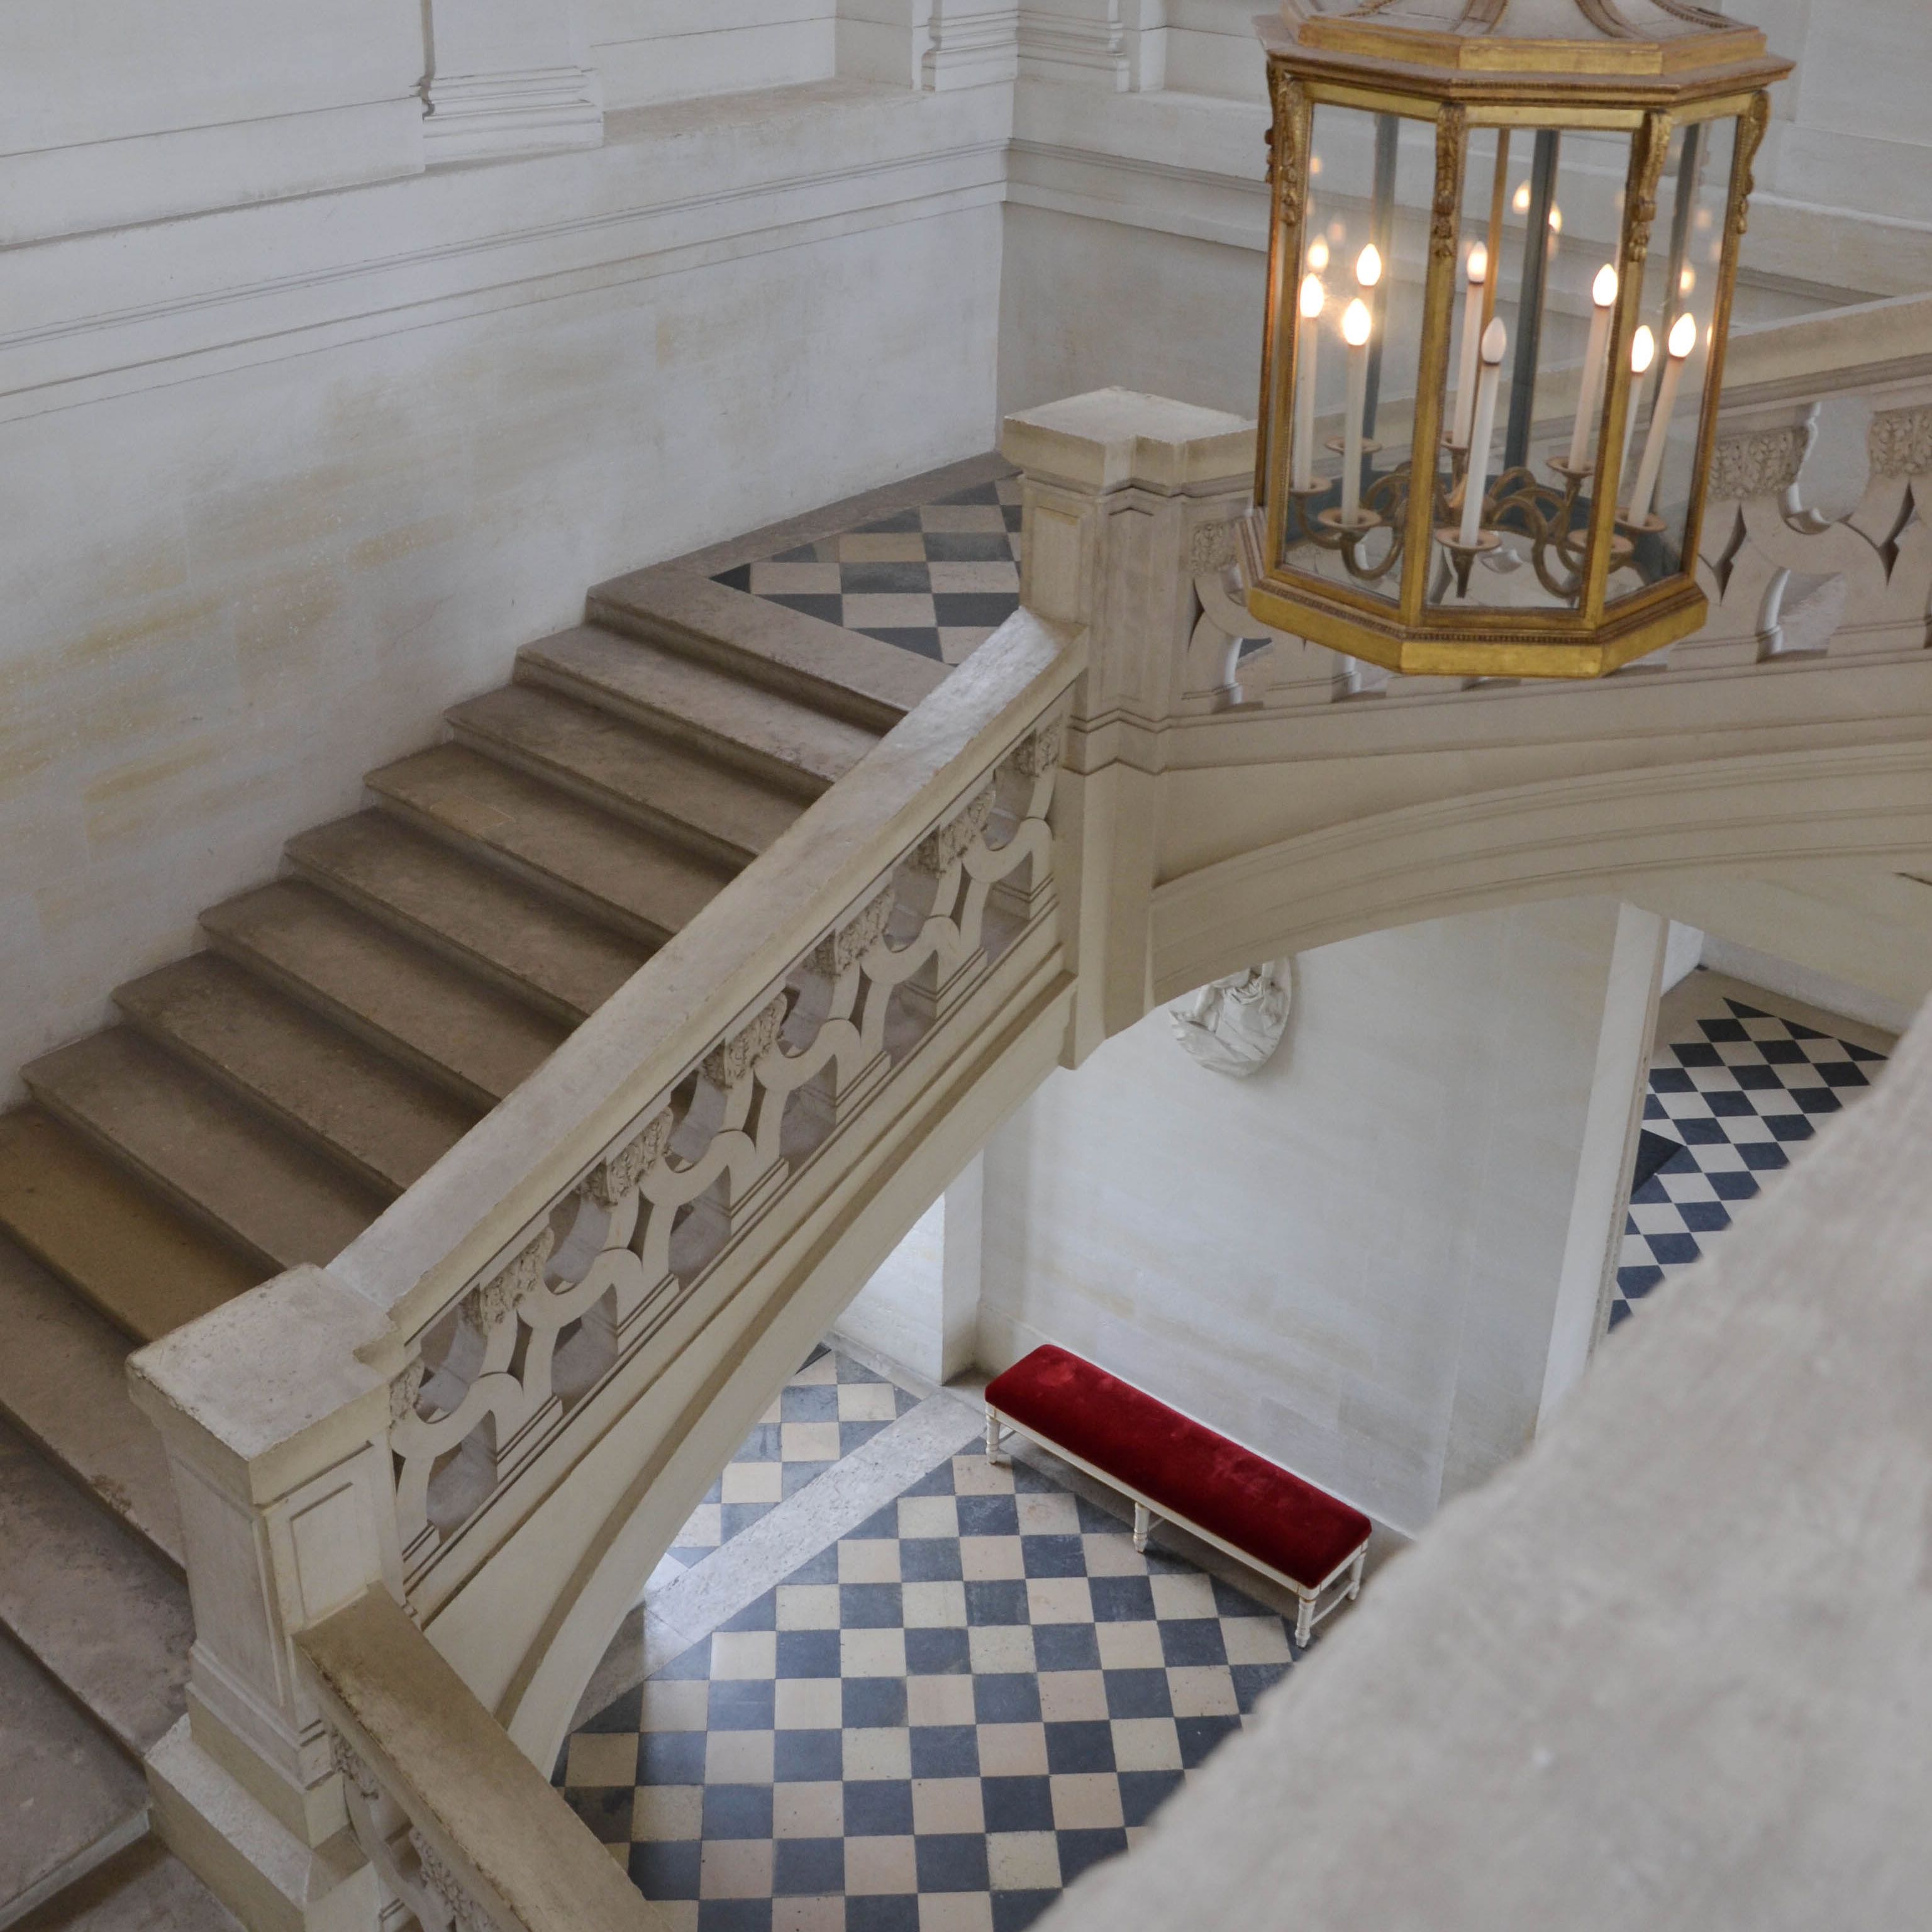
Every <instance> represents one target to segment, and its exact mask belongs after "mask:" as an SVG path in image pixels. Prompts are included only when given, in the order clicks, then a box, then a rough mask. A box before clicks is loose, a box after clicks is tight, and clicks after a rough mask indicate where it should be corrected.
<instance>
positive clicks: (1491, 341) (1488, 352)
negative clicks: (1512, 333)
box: [1483, 316, 1509, 365]
mask: <svg viewBox="0 0 1932 1932" xmlns="http://www.w3.org/2000/svg"><path fill="white" fill-rule="evenodd" d="M1508 347H1509V331H1508V329H1505V328H1504V326H1503V319H1502V317H1501V316H1495V317H1492V318H1491V319H1490V326H1489V327H1488V328H1487V329H1484V331H1483V360H1484V362H1487V363H1489V364H1490V365H1495V364H1496V363H1498V362H1501V361H1502V359H1503V351H1504V350H1506V349H1507V348H1508Z"/></svg>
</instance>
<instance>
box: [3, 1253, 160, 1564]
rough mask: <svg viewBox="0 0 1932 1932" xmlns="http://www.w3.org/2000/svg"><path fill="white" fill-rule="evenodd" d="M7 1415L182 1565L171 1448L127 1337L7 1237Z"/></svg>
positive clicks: (150, 1543)
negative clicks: (130, 1384) (137, 1401)
mask: <svg viewBox="0 0 1932 1932" xmlns="http://www.w3.org/2000/svg"><path fill="white" fill-rule="evenodd" d="M0 1333H4V1334H5V1335H6V1337H7V1346H6V1347H5V1349H0V1415H5V1417H6V1418H7V1420H8V1421H10V1422H11V1423H12V1424H13V1426H14V1427H15V1428H17V1429H18V1430H20V1433H22V1434H23V1436H27V1437H28V1438H29V1439H31V1441H33V1442H34V1443H35V1444H36V1445H37V1446H38V1447H39V1448H40V1451H41V1452H42V1453H43V1454H44V1455H46V1456H48V1457H51V1458H52V1460H54V1461H55V1462H56V1463H58V1464H59V1465H60V1466H61V1467H62V1470H63V1471H64V1472H65V1474H66V1475H67V1476H68V1478H69V1479H70V1480H71V1481H74V1482H76V1483H78V1484H81V1485H82V1486H83V1487H85V1488H86V1490H87V1491H88V1493H89V1494H90V1495H91V1496H93V1497H95V1499H97V1500H98V1502H100V1503H101V1505H102V1507H103V1508H106V1509H108V1510H110V1511H113V1514H114V1515H115V1517H118V1519H119V1520H121V1522H122V1523H125V1524H126V1525H127V1527H128V1528H129V1529H130V1530H132V1531H133V1532H134V1533H135V1534H136V1535H138V1536H139V1537H142V1538H144V1539H145V1541H146V1543H147V1544H148V1547H149V1548H150V1549H151V1550H154V1551H155V1552H156V1553H157V1554H158V1555H159V1556H161V1557H162V1558H163V1560H164V1561H166V1562H168V1563H169V1564H170V1565H172V1566H173V1568H175V1570H176V1571H179V1570H181V1568H183V1566H184V1564H185V1562H186V1559H185V1557H184V1556H183V1554H182V1551H181V1515H180V1511H179V1510H178V1508H177V1506H176V1505H175V1490H174V1483H173V1481H172V1478H170V1477H169V1474H168V1459H167V1454H166V1451H164V1450H163V1448H162V1447H161V1439H160V1436H158V1435H157V1433H155V1430H154V1425H153V1424H151V1422H149V1421H148V1418H146V1417H145V1415H142V1413H141V1412H140V1411H139V1409H136V1407H135V1406H134V1402H133V1397H131V1396H130V1394H128V1393H127V1337H126V1336H125V1335H124V1334H122V1333H121V1331H120V1330H119V1329H118V1328H110V1326H109V1325H108V1324H107V1322H104V1321H103V1320H102V1319H101V1317H100V1316H98V1315H96V1314H95V1313H94V1312H93V1310H92V1309H90V1308H89V1307H86V1306H85V1305H84V1304H83V1302H82V1301H81V1300H80V1297H79V1296H77V1295H74V1294H72V1293H71V1292H69V1291H68V1289H66V1288H65V1287H64V1286H62V1284H61V1283H59V1282H58V1281H56V1280H55V1279H54V1277H52V1275H51V1274H49V1273H48V1272H47V1271H46V1269H45V1268H42V1267H41V1266H40V1264H39V1262H37V1261H35V1260H34V1259H33V1257H32V1256H31V1255H28V1253H26V1252H25V1250H23V1249H20V1248H18V1247H15V1246H14V1244H13V1243H12V1242H11V1241H7V1240H5V1239H4V1238H0Z"/></svg>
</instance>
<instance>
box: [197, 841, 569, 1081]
mask: <svg viewBox="0 0 1932 1932" xmlns="http://www.w3.org/2000/svg"><path fill="white" fill-rule="evenodd" d="M201 923H202V929H203V930H204V931H205V932H206V933H207V934H208V938H209V940H210V941H211V943H212V944H213V945H214V947H215V949H216V950H217V951H219V952H220V953H225V954H226V956H228V957H229V958H230V959H235V960H237V961H239V962H240V963H242V965H245V966H246V967H247V968H248V969H249V971H251V972H252V973H254V974H258V975H259V976H260V977H261V978H263V979H264V980H268V981H269V983H271V984H272V985H273V986H278V987H279V988H281V990H282V991H283V992H285V993H287V994H288V995H289V996H290V998H293V999H296V1000H299V1001H302V1004H304V1005H305V1006H308V1007H312V1008H314V1010H315V1011H317V1013H324V1014H326V1015H327V1016H328V1017H329V1019H332V1020H333V1021H334V1022H335V1023H336V1024H337V1025H338V1026H341V1027H343V1028H346V1029H347V1031H350V1033H352V1034H355V1035H356V1037H357V1038H358V1039H359V1040H366V1041H368V1043H370V1044H371V1046H376V1047H379V1048H380V1049H382V1050H383V1052H385V1053H386V1054H388V1055H391V1056H392V1057H393V1058H396V1059H398V1060H401V1061H403V1062H404V1063H405V1064H407V1065H408V1066H410V1067H413V1068H414V1069H415V1070H416V1071H417V1072H418V1073H420V1074H422V1076H425V1078H426V1079H431V1080H434V1081H436V1082H439V1083H440V1085H442V1086H443V1087H444V1088H446V1089H447V1090H448V1091H449V1092H451V1093H452V1094H455V1095H457V1096H458V1097H459V1098H460V1099H462V1100H466V1101H467V1102H468V1103H469V1104H470V1105H471V1106H472V1107H475V1108H476V1109H479V1110H487V1109H489V1108H490V1107H493V1106H495V1105H496V1103H497V1102H498V1101H499V1100H502V1098H503V1097H504V1096H505V1094H508V1093H509V1092H510V1091H511V1090H512V1089H513V1088H515V1087H516V1086H517V1085H519V1083H520V1082H523V1081H524V1080H526V1079H528V1078H529V1076H530V1075H531V1074H532V1073H535V1071H536V1070H537V1068H538V1067H540V1066H541V1065H542V1064H543V1063H544V1061H545V1060H546V1059H547V1058H549V1056H550V1054H551V1053H552V1052H553V1051H554V1050H555V1049H556V1047H557V1046H559V1044H561V1043H562V1041H563V1040H565V1039H566V1038H568V1035H569V1031H570V1029H569V1028H568V1025H565V1024H564V1023H563V1022H560V1021H559V1020H557V1019H553V1017H551V1016H550V1015H549V1014H548V1013H540V1012H538V1010H536V1009H535V1007H532V1006H531V1005H529V1004H528V1003H527V1002H526V1001H523V1000H520V999H515V998H511V997H510V996H509V995H507V994H505V993H503V992H500V991H499V990H498V989H497V988H496V987H495V986H491V985H486V984H484V983H481V982H479V980H478V978H477V977H476V975H475V974H474V973H473V972H468V971H464V970H463V969H462V968H460V967H458V966H456V965H452V963H451V962H449V960H447V959H443V958H440V957H439V956H437V954H436V953H432V952H431V951H430V950H428V948H427V947H422V946H419V945H416V944H413V942H411V941H409V940H407V939H404V938H402V937H401V935H399V934H398V933H396V932H392V931H391V930H390V929H389V928H388V927H387V926H383V925H380V924H379V923H377V921H376V920H374V919H372V918H370V917H368V916H366V915H365V914H363V913H360V912H359V911H357V910H355V909H354V908H353V907H350V906H348V905H346V904H344V903H343V902H342V901H341V900H339V899H336V898H331V897H330V896H329V894H327V893H326V892H321V891H319V890H318V889H317V888H316V887H314V886H310V885H306V884H305V883H302V881H300V880H294V879H284V880H278V882H277V883H275V884H274V885H272V886H263V887H261V888H260V889H259V890H257V891H255V892H245V893H244V894H243V895H242V896H241V897H240V898H234V899H230V900H229V901H228V902H227V903H226V904H225V905H218V906H217V907H214V909H213V910H212V911H210V912H206V913H202V919H201Z"/></svg>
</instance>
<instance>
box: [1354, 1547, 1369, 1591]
mask: <svg viewBox="0 0 1932 1932" xmlns="http://www.w3.org/2000/svg"><path fill="white" fill-rule="evenodd" d="M1368 1554H1369V1546H1368V1545H1367V1544H1366V1543H1365V1544H1363V1545H1362V1547H1361V1549H1359V1550H1357V1551H1356V1552H1355V1568H1354V1569H1352V1571H1349V1602H1350V1603H1353V1602H1354V1601H1355V1599H1356V1598H1358V1597H1359V1596H1360V1595H1361V1594H1362V1565H1363V1564H1364V1562H1367V1559H1368Z"/></svg>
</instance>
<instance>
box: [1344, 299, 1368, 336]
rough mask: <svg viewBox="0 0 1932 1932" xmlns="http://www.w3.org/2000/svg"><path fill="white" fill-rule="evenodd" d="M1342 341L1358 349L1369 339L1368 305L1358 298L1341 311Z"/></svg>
mask: <svg viewBox="0 0 1932 1932" xmlns="http://www.w3.org/2000/svg"><path fill="white" fill-rule="evenodd" d="M1342 339H1343V341H1345V342H1346V343H1347V344H1348V345H1349V347H1350V348H1351V349H1359V348H1361V347H1362V345H1363V344H1364V343H1365V342H1367V341H1368V339H1369V305H1368V304H1367V302H1364V301H1363V299H1361V296H1357V297H1356V298H1355V300H1354V301H1353V302H1351V303H1350V304H1349V306H1348V307H1347V308H1345V309H1344V310H1343V311H1342Z"/></svg>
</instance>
